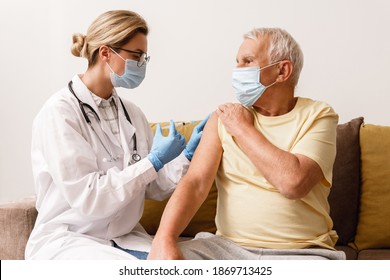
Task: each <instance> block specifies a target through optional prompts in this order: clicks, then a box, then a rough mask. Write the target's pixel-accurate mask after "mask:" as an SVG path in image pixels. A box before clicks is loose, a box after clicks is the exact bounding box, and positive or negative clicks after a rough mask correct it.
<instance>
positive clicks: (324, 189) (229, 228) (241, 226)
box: [216, 98, 338, 249]
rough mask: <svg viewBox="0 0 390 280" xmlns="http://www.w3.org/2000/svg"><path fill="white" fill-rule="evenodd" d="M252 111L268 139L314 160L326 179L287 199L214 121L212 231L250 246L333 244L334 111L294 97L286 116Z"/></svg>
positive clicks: (219, 124) (330, 245)
mask: <svg viewBox="0 0 390 280" xmlns="http://www.w3.org/2000/svg"><path fill="white" fill-rule="evenodd" d="M252 112H253V114H254V116H255V127H256V128H257V129H258V130H259V131H260V132H261V133H262V134H263V135H264V136H265V137H266V138H267V139H268V140H269V141H270V142H271V143H273V144H274V145H275V146H277V147H278V148H280V149H282V150H285V151H288V152H290V153H293V154H301V155H305V156H307V157H309V158H311V159H313V160H314V161H315V162H317V163H318V165H319V166H320V167H321V169H322V172H323V173H324V176H325V179H324V180H323V181H322V182H320V183H318V184H317V185H316V186H314V187H313V189H312V190H311V191H310V192H309V193H308V194H307V195H306V196H305V197H304V198H302V199H297V200H291V199H287V198H286V197H284V196H283V195H281V194H280V193H279V191H278V190H277V189H276V188H275V187H273V186H272V185H271V184H270V183H269V182H268V181H267V180H266V179H265V178H264V177H263V175H262V173H261V172H260V171H259V170H258V169H257V168H256V167H255V165H254V164H253V163H252V162H251V160H250V159H249V158H248V157H247V156H246V154H245V153H244V152H243V151H242V150H241V149H240V147H239V146H238V145H237V144H236V142H235V141H234V139H233V138H232V136H231V135H230V134H229V133H227V131H226V129H225V127H224V126H223V124H222V123H221V121H220V120H219V122H218V133H219V137H220V139H221V143H222V147H223V151H224V152H223V156H222V161H221V164H220V166H219V169H218V172H217V177H216V185H217V188H218V204H217V215H216V225H217V235H222V236H224V237H225V238H228V239H230V240H232V241H234V242H236V243H238V244H240V245H242V246H247V247H255V248H273V249H299V248H306V247H310V246H320V247H324V248H329V249H333V247H334V245H335V243H336V241H337V238H338V236H337V234H336V232H335V231H334V230H332V227H333V222H332V220H331V218H330V216H329V203H328V200H327V198H328V195H329V191H330V186H331V182H332V169H333V163H334V159H335V157H336V128H337V123H338V115H337V114H336V113H335V112H334V111H333V109H332V108H331V107H330V106H329V105H327V104H325V103H323V102H319V101H313V100H311V99H307V98H298V101H297V103H296V105H295V107H294V109H293V110H291V111H290V112H289V113H287V114H285V115H281V116H276V117H266V116H263V115H261V114H259V113H256V112H255V111H254V110H252Z"/></svg>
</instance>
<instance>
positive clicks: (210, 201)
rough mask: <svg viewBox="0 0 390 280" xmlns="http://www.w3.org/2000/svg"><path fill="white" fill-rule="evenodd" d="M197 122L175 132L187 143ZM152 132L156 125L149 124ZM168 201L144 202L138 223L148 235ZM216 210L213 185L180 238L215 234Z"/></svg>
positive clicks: (153, 232)
mask: <svg viewBox="0 0 390 280" xmlns="http://www.w3.org/2000/svg"><path fill="white" fill-rule="evenodd" d="M198 123H199V122H194V123H190V124H186V125H180V126H178V127H177V131H178V132H180V133H181V134H182V135H183V136H184V137H185V138H186V140H187V141H188V140H189V138H190V137H191V134H192V130H193V128H194V127H195V126H196V124H198ZM160 125H161V126H162V127H166V126H168V125H169V123H167V122H164V123H160ZM151 128H152V129H153V131H155V129H156V124H151ZM167 133H168V129H163V135H167ZM167 202H168V200H165V201H152V200H146V201H145V209H144V213H143V216H142V218H141V221H140V223H141V224H142V226H143V227H144V228H145V230H146V231H147V232H148V233H149V234H152V235H153V234H155V233H156V231H157V229H158V225H159V224H160V219H161V216H162V212H163V211H164V208H165V205H166V204H167ZM216 208H217V188H216V187H215V185H213V186H212V188H211V191H210V193H209V195H208V197H207V198H206V200H205V202H204V203H203V204H202V206H201V207H200V209H199V210H198V212H197V213H196V214H195V216H194V218H193V219H192V221H191V222H190V224H189V225H188V226H187V228H186V229H185V230H184V231H183V233H182V236H186V237H193V236H195V234H196V233H198V232H201V231H206V232H212V233H215V231H216V227H215V214H216Z"/></svg>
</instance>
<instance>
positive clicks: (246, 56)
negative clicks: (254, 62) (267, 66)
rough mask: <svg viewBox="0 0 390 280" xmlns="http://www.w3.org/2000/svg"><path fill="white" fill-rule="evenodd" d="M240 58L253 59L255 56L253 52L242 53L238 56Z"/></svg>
mask: <svg viewBox="0 0 390 280" xmlns="http://www.w3.org/2000/svg"><path fill="white" fill-rule="evenodd" d="M240 58H241V59H248V58H252V59H255V58H256V57H255V56H254V55H253V54H243V55H241V56H240ZM236 60H237V61H238V57H236Z"/></svg>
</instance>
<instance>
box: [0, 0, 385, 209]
mask: <svg viewBox="0 0 390 280" xmlns="http://www.w3.org/2000/svg"><path fill="white" fill-rule="evenodd" d="M110 9H131V10H134V11H137V12H138V13H140V14H141V15H143V16H144V17H145V19H146V20H147V21H148V23H149V25H150V28H151V33H150V36H149V54H150V55H151V61H150V64H149V65H148V71H147V77H146V79H145V81H144V83H143V84H142V86H140V87H139V88H137V89H135V90H132V91H128V90H120V91H119V93H120V95H121V96H122V97H123V98H128V99H130V100H132V101H134V102H135V103H136V104H138V105H139V106H140V107H141V108H142V109H143V110H144V112H145V114H146V115H147V117H148V119H149V120H150V121H165V120H169V119H174V120H195V119H201V118H203V117H205V116H206V115H207V114H208V113H209V112H211V111H213V110H214V109H215V108H216V106H217V105H218V104H220V103H223V102H231V101H235V100H234V97H233V95H232V90H231V84H230V79H231V69H232V67H233V66H234V63H235V55H236V51H237V49H238V47H239V45H240V43H241V40H242V34H243V33H245V32H246V31H249V30H250V29H252V28H253V27H256V26H271V27H272V26H278V27H282V28H285V29H286V30H288V31H289V32H290V33H291V34H292V35H293V36H294V37H295V38H296V40H297V41H298V42H299V43H300V45H301V47H302V49H303V52H304V54H305V65H304V68H303V71H302V74H301V79H300V83H299V85H298V88H297V95H300V96H307V97H310V98H313V99H320V100H324V101H326V102H328V103H330V104H331V105H332V106H333V107H334V109H335V110H336V111H337V112H338V113H339V115H340V123H342V122H346V121H348V120H350V119H351V118H354V117H358V116H364V117H365V120H366V123H373V124H379V125H390V110H389V108H388V107H389V104H390V102H389V101H390V98H389V94H390V85H389V78H388V76H389V74H390V72H389V70H388V69H389V68H388V65H390V51H389V50H390V37H389V36H388V27H389V26H390V17H388V14H389V12H390V2H389V1H386V0H371V1H362V0H356V1H353V0H350V1H347V0H327V1H311V0H295V1H289V0H279V1H268V0H267V1H266V0H240V1H222V0H221V1H210V0H197V1H180V0H164V1H158V0H154V1H131V0H127V1H123V0H110V1H108V0H107V1H103V0H100V1H96V0H84V1H79V0H62V1H60V0H50V1H49V0H36V1H28V0H15V1H1V3H0V31H1V33H0V34H1V45H0V62H1V70H0V71H1V75H0V84H1V91H0V95H1V101H2V106H1V117H0V122H1V127H2V128H3V133H2V137H1V145H0V152H1V153H0V154H1V157H0V164H1V168H0V202H1V201H8V200H14V199H18V198H21V197H23V196H26V195H31V194H33V193H34V190H33V178H32V173H31V163H30V142H31V139H30V138H31V123H32V119H33V118H34V116H35V115H36V114H37V112H38V110H39V109H40V108H41V106H42V104H43V103H44V102H45V100H47V99H48V98H49V96H50V95H51V94H53V93H54V92H56V91H57V90H58V89H60V88H61V87H64V86H65V85H66V83H67V82H68V81H69V80H70V79H71V78H72V76H73V75H74V74H75V73H82V72H84V71H85V70H86V61H85V60H84V59H81V58H76V57H74V56H72V55H71V53H70V51H69V47H70V45H71V36H72V34H73V33H75V32H81V33H86V30H87V28H88V26H89V24H90V23H91V22H92V20H93V19H95V18H96V17H97V16H98V15H99V14H101V13H102V12H104V11H106V10H110Z"/></svg>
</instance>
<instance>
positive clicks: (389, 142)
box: [0, 117, 390, 260]
mask: <svg viewBox="0 0 390 280" xmlns="http://www.w3.org/2000/svg"><path fill="white" fill-rule="evenodd" d="M161 124H162V126H163V127H164V126H165V125H166V124H167V123H161ZM155 125H156V124H155V123H153V124H151V127H152V128H153V129H154V128H155ZM195 125H196V122H191V123H190V124H187V125H183V126H180V127H178V130H179V132H180V133H182V134H183V135H184V136H185V137H186V139H187V140H188V138H189V136H190V135H191V132H192V129H193V127H194V126H195ZM217 195H218V194H217V189H216V187H215V186H213V187H212V189H211V191H210V193H209V195H208V197H207V199H206V200H205V202H204V203H203V205H202V206H201V208H200V209H199V211H198V212H197V213H196V215H195V216H194V218H193V219H192V221H191V223H190V224H189V225H188V227H187V228H186V229H185V230H184V232H183V233H182V237H183V238H191V237H193V236H194V235H195V234H196V233H197V232H200V231H207V232H215V230H216V228H215V223H214V217H215V213H216V203H217ZM166 202H167V200H165V201H148V200H147V201H145V210H144V214H143V216H142V219H141V224H142V225H143V226H144V228H145V229H146V230H147V232H148V233H149V234H151V235H153V234H155V233H156V230H157V228H158V224H159V221H160V218H161V215H162V212H163V209H164V207H165V204H166ZM329 204H330V207H331V208H330V209H331V210H330V215H331V217H332V219H333V222H334V229H335V230H336V231H337V233H338V235H339V239H338V242H337V244H336V248H337V249H338V250H342V251H344V252H345V254H346V257H347V260H390V219H389V218H390V127H386V126H378V125H371V124H364V119H363V117H359V118H356V119H353V120H351V121H350V122H348V123H344V124H339V125H338V128H337V156H336V160H335V164H334V172H333V184H332V188H331V192H330V196H329ZM36 216H37V211H36V209H35V197H33V196H32V197H27V198H24V199H22V200H18V201H14V202H7V203H2V204H0V259H2V260H5V259H11V260H16V259H23V258H24V249H25V245H26V242H27V239H28V237H29V235H30V232H31V230H32V228H33V226H34V222H35V219H36Z"/></svg>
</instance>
